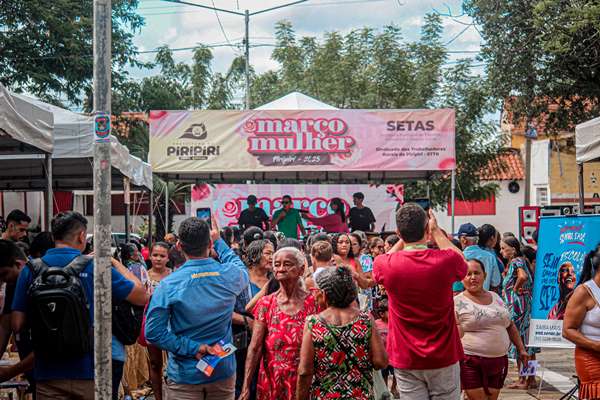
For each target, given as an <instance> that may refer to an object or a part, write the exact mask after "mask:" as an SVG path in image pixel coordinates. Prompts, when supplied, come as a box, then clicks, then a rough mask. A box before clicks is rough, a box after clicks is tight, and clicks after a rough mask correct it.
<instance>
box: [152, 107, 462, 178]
mask: <svg viewBox="0 0 600 400" xmlns="http://www.w3.org/2000/svg"><path fill="white" fill-rule="evenodd" d="M149 122H150V152H149V160H150V163H151V164H152V168H153V170H154V172H158V173H160V172H164V173H167V172H172V173H193V172H216V173H219V172H247V171H251V172H261V171H263V172H268V171H281V170H285V171H376V170H386V171H443V170H452V169H455V168H456V160H455V148H454V130H455V129H454V124H455V114H454V110H450V109H442V110H410V111H401V110H400V111H391V110H389V111H388V110H376V111H369V110H310V111H303V110H298V111H296V110H287V111H282V110H250V111H233V110H202V111H151V112H150V119H149Z"/></svg>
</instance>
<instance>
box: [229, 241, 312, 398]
mask: <svg viewBox="0 0 600 400" xmlns="http://www.w3.org/2000/svg"><path fill="white" fill-rule="evenodd" d="M273 260H274V262H273V273H274V274H275V279H276V280H277V281H279V283H280V285H281V287H280V289H279V290H278V291H277V292H275V293H273V294H271V295H268V296H265V297H263V298H262V299H260V300H259V302H258V303H257V304H256V306H255V308H254V315H255V320H254V328H253V331H252V341H251V342H250V346H249V347H248V356H247V358H246V369H245V374H244V375H245V377H244V387H243V389H242V393H241V395H240V398H239V399H240V400H248V399H249V398H250V384H251V380H252V377H253V376H254V372H255V371H256V368H257V367H258V366H259V365H260V371H259V375H258V387H257V397H256V398H257V399H258V400H274V399H277V400H294V399H295V398H296V382H297V379H298V365H299V363H300V346H301V344H302V332H303V329H304V323H305V321H306V317H308V316H309V315H312V314H317V313H318V312H319V311H320V310H319V309H318V306H317V302H316V301H315V298H314V297H313V295H312V294H311V293H310V292H309V291H306V290H304V289H303V288H302V285H301V278H302V276H303V274H304V265H305V263H306V258H305V257H304V254H303V253H302V252H301V251H300V250H298V249H295V248H291V247H286V248H283V249H281V250H279V251H277V252H276V253H275V255H274V256H273Z"/></svg>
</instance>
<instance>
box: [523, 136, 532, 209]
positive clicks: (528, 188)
mask: <svg viewBox="0 0 600 400" xmlns="http://www.w3.org/2000/svg"><path fill="white" fill-rule="evenodd" d="M530 204H531V138H530V137H527V138H525V201H524V203H523V205H524V206H526V207H527V206H529V205H530Z"/></svg>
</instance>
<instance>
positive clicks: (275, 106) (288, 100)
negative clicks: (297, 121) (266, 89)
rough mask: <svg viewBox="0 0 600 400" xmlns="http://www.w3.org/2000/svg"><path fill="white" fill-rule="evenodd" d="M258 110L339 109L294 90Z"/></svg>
mask: <svg viewBox="0 0 600 400" xmlns="http://www.w3.org/2000/svg"><path fill="white" fill-rule="evenodd" d="M256 110H337V108H336V107H334V106H331V105H329V104H327V103H323V102H321V101H319V100H317V99H313V98H312V97H310V96H307V95H305V94H302V93H300V92H292V93H290V94H287V95H285V96H283V97H281V98H279V99H277V100H273V101H272V102H270V103H267V104H264V105H262V106H260V107H257V108H256Z"/></svg>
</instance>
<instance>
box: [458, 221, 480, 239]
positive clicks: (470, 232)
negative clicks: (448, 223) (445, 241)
mask: <svg viewBox="0 0 600 400" xmlns="http://www.w3.org/2000/svg"><path fill="white" fill-rule="evenodd" d="M478 235H479V233H478V232H477V228H476V227H475V225H473V224H470V223H466V224H462V225H461V226H460V228H458V233H457V234H456V236H459V237H460V236H468V237H475V236H478Z"/></svg>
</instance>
